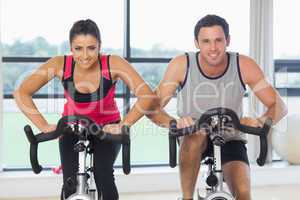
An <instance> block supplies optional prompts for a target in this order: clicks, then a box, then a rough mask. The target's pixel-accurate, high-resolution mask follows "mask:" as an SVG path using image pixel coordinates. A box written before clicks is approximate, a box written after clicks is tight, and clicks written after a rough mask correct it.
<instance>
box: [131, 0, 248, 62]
mask: <svg viewBox="0 0 300 200" xmlns="http://www.w3.org/2000/svg"><path fill="white" fill-rule="evenodd" d="M234 8H238V9H234ZM249 8H250V1H235V0H229V1H214V0H213V1H197V0H189V1H180V0H165V1H160V0H152V1H147V0H134V1H131V41H132V43H131V47H132V51H131V52H132V56H134V57H173V56H175V55H177V54H178V53H182V52H185V51H194V50H195V46H194V26H195V25H196V23H197V21H198V20H199V19H200V18H201V17H203V16H205V15H207V14H217V15H220V16H223V17H224V18H225V19H226V20H227V21H228V23H229V26H230V34H231V45H230V48H229V49H230V50H233V51H239V52H241V53H243V54H248V52H249Z"/></svg>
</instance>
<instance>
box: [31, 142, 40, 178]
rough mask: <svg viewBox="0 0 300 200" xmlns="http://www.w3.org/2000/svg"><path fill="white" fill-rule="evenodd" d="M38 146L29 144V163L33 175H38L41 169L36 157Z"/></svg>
mask: <svg viewBox="0 0 300 200" xmlns="http://www.w3.org/2000/svg"><path fill="white" fill-rule="evenodd" d="M37 151H38V145H37V144H30V163H31V167H32V170H33V172H34V173H36V174H39V173H40V172H41V171H42V169H43V167H42V166H41V165H40V164H39V161H38V156H37Z"/></svg>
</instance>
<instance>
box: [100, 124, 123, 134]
mask: <svg viewBox="0 0 300 200" xmlns="http://www.w3.org/2000/svg"><path fill="white" fill-rule="evenodd" d="M103 131H104V132H107V133H111V134H113V135H118V134H121V133H122V124H107V125H105V126H104V127H103Z"/></svg>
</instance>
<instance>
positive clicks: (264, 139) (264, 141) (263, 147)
mask: <svg viewBox="0 0 300 200" xmlns="http://www.w3.org/2000/svg"><path fill="white" fill-rule="evenodd" d="M272 123H273V122H272V119H271V118H267V119H266V121H265V123H264V126H263V128H262V129H261V135H260V153H259V156H258V158H257V160H256V163H257V164H258V165H259V166H263V165H264V164H265V162H266V158H267V154H268V134H269V131H270V129H271V126H272Z"/></svg>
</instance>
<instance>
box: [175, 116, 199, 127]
mask: <svg viewBox="0 0 300 200" xmlns="http://www.w3.org/2000/svg"><path fill="white" fill-rule="evenodd" d="M176 122H177V128H186V127H189V126H192V125H194V124H195V122H194V120H193V119H192V118H191V117H182V118H180V119H177V120H176Z"/></svg>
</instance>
